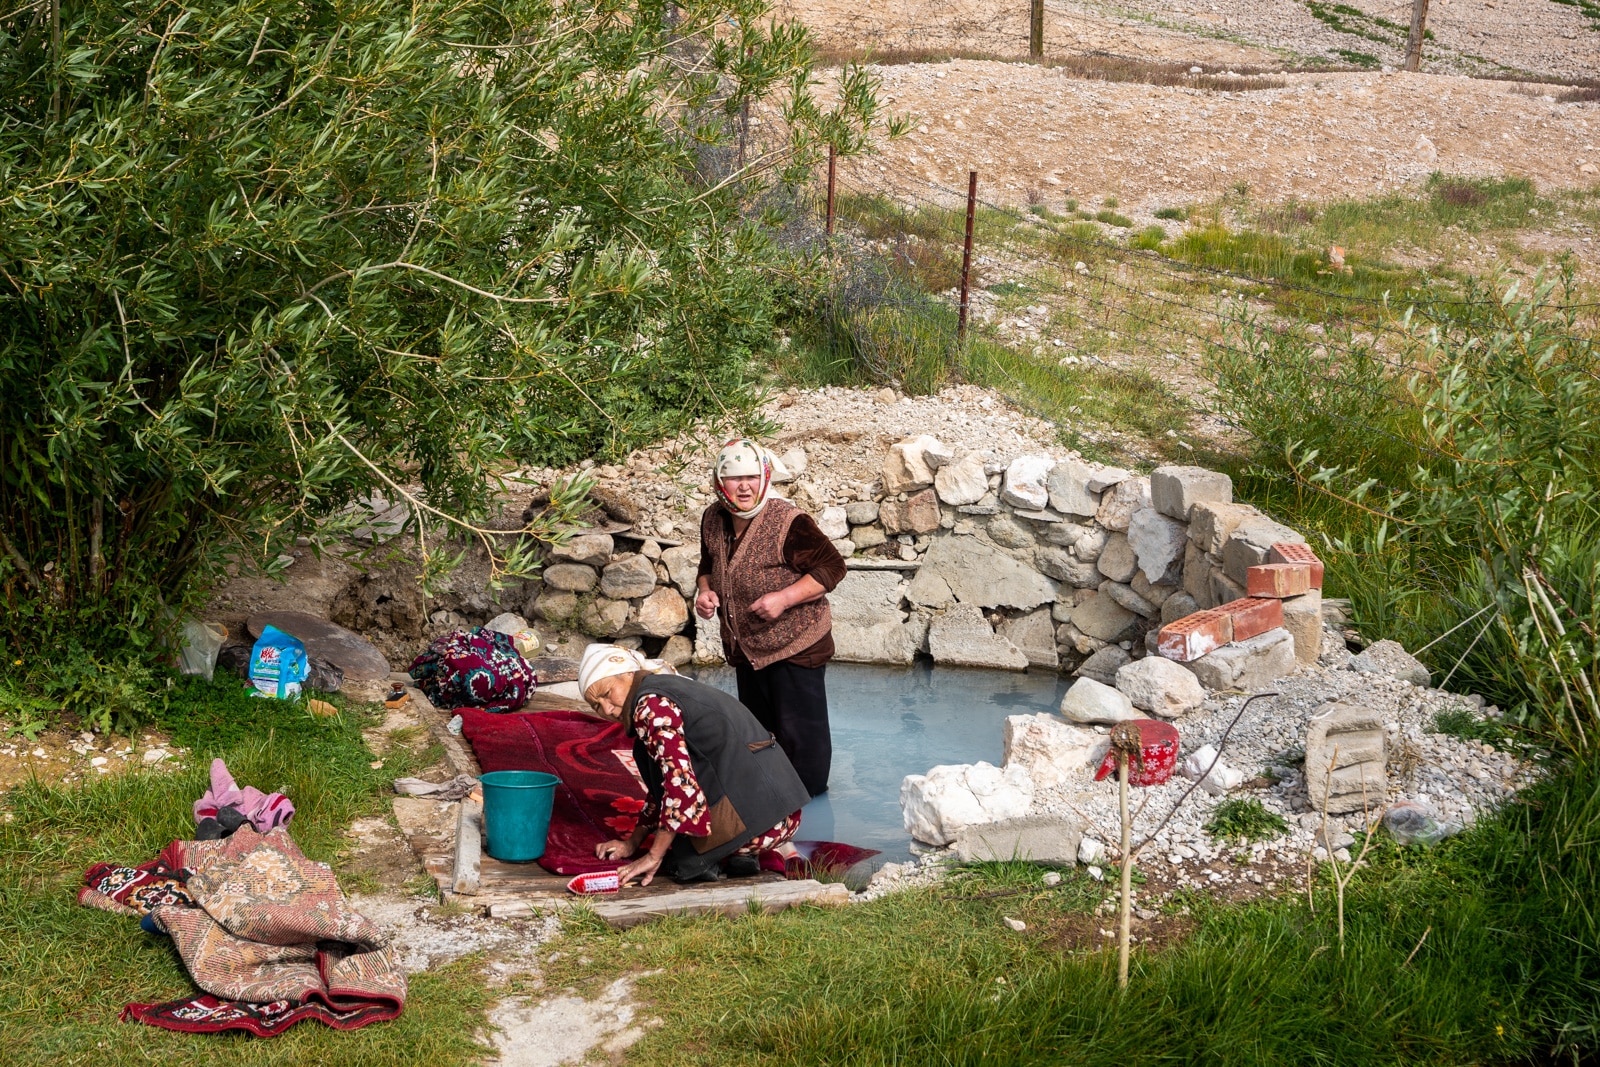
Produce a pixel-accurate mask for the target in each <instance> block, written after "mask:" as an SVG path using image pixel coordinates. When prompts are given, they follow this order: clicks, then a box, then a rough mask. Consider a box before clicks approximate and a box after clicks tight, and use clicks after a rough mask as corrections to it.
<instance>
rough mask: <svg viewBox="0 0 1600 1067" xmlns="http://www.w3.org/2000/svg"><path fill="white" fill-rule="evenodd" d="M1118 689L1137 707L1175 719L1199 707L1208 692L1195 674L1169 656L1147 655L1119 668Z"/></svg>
mask: <svg viewBox="0 0 1600 1067" xmlns="http://www.w3.org/2000/svg"><path fill="white" fill-rule="evenodd" d="M1117 688H1118V689H1119V690H1121V691H1122V692H1123V693H1124V694H1126V695H1127V697H1128V699H1129V700H1131V701H1133V706H1134V707H1136V708H1143V709H1144V710H1145V711H1149V712H1153V713H1155V714H1156V715H1160V716H1161V717H1163V718H1167V719H1175V718H1177V717H1178V716H1179V715H1182V714H1183V713H1184V712H1186V711H1191V710H1193V709H1194V708H1198V707H1199V706H1200V704H1201V703H1202V702H1203V701H1204V700H1205V698H1206V691H1205V689H1204V688H1203V687H1202V686H1201V685H1200V682H1199V680H1198V679H1197V678H1195V676H1194V674H1193V673H1192V672H1191V671H1189V670H1186V669H1185V668H1184V667H1182V666H1180V665H1179V664H1176V663H1174V662H1172V661H1171V660H1170V659H1167V658H1166V657H1165V656H1146V657H1145V658H1144V659H1138V660H1134V661H1133V662H1132V663H1128V664H1124V665H1123V666H1122V667H1120V668H1118V669H1117Z"/></svg>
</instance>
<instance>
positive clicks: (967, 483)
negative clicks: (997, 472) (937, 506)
mask: <svg viewBox="0 0 1600 1067" xmlns="http://www.w3.org/2000/svg"><path fill="white" fill-rule="evenodd" d="M933 488H934V491H935V492H937V493H938V494H939V499H940V500H941V501H942V502H944V503H946V504H949V505H950V506H951V507H960V506H962V505H964V504H976V503H977V502H978V501H980V500H982V499H983V495H984V494H985V493H987V492H988V491H989V475H988V474H987V473H985V471H984V469H983V453H982V452H968V453H967V454H966V455H964V456H962V457H961V461H960V462H959V463H947V464H945V465H944V466H943V467H940V468H939V469H938V470H937V471H935V472H934V475H933Z"/></svg>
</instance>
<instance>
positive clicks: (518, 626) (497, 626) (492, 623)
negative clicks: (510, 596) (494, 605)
mask: <svg viewBox="0 0 1600 1067" xmlns="http://www.w3.org/2000/svg"><path fill="white" fill-rule="evenodd" d="M483 628H484V629H485V630H492V631H494V632H495V633H497V634H514V633H517V632H518V631H521V630H526V629H527V628H528V620H527V619H524V618H523V617H522V616H521V615H518V614H517V613H516V612H512V611H502V612H501V613H500V614H498V615H496V616H495V617H494V618H492V619H490V620H489V621H488V622H486V623H484V624H483Z"/></svg>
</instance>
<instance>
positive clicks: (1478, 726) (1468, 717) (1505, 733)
mask: <svg viewBox="0 0 1600 1067" xmlns="http://www.w3.org/2000/svg"><path fill="white" fill-rule="evenodd" d="M1433 730H1434V732H1435V733H1440V734H1449V735H1450V736H1451V737H1454V738H1456V739H1457V740H1460V741H1475V742H1487V743H1488V744H1491V745H1494V746H1495V747H1496V748H1499V747H1501V746H1503V745H1505V744H1507V743H1508V742H1509V741H1510V739H1511V732H1510V731H1509V730H1507V729H1506V727H1505V724H1504V723H1503V722H1501V721H1500V720H1498V719H1488V718H1484V717H1483V716H1481V715H1479V714H1478V713H1477V712H1475V711H1473V710H1472V709H1471V708H1460V707H1458V708H1447V709H1446V710H1444V711H1441V712H1439V713H1438V714H1436V715H1434V717H1433Z"/></svg>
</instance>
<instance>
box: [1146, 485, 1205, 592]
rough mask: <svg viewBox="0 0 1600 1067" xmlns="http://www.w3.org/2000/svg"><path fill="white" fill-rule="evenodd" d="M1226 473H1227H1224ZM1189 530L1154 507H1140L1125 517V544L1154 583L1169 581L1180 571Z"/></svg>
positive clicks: (1168, 583) (1168, 582) (1172, 581)
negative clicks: (1127, 517) (1128, 516)
mask: <svg viewBox="0 0 1600 1067" xmlns="http://www.w3.org/2000/svg"><path fill="white" fill-rule="evenodd" d="M1224 477H1226V475H1224ZM1188 543H1189V530H1188V528H1187V527H1185V526H1184V525H1183V523H1181V522H1174V521H1173V520H1172V519H1169V518H1167V517H1166V516H1165V515H1163V514H1161V513H1160V512H1158V511H1157V509H1156V508H1139V509H1138V510H1137V511H1135V512H1134V513H1133V516H1132V517H1131V518H1130V519H1129V520H1128V544H1129V546H1130V547H1131V548H1132V549H1133V553H1134V555H1135V556H1136V557H1137V558H1138V561H1139V569H1140V570H1142V571H1144V573H1145V577H1146V578H1147V579H1148V580H1149V581H1150V582H1151V583H1152V584H1155V585H1171V584H1173V583H1174V582H1176V581H1177V579H1178V577H1179V576H1180V575H1181V574H1182V572H1183V550H1184V549H1185V548H1186V547H1187V546H1188Z"/></svg>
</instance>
